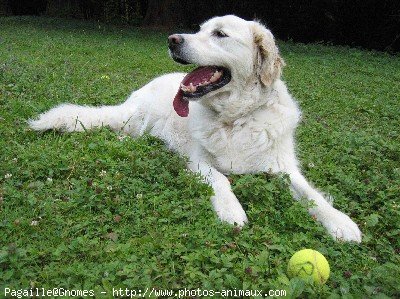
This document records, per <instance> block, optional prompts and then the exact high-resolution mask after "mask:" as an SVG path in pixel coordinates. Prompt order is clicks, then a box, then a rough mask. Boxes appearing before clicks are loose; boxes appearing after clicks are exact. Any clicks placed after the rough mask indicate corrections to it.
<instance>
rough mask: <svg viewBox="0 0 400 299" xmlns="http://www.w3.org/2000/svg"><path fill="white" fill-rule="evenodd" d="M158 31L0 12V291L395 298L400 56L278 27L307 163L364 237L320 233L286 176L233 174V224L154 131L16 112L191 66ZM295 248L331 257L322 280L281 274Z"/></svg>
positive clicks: (128, 86)
mask: <svg viewBox="0 0 400 299" xmlns="http://www.w3.org/2000/svg"><path fill="white" fill-rule="evenodd" d="M166 36H167V33H159V32H155V31H148V30H144V29H137V28H127V27H117V26H109V25H103V24H98V23H94V22H91V23H88V22H81V21H76V20H70V21H66V20H61V19H47V18H25V17H24V18H22V17H21V18H16V17H15V18H0V136H1V138H0V291H1V294H0V297H3V296H4V291H3V290H4V289H5V288H9V289H14V290H17V289H28V288H30V287H34V288H36V287H37V288H44V289H45V290H48V289H53V288H64V289H68V290H72V289H80V290H92V291H93V292H94V294H95V297H97V298H111V297H112V293H113V288H114V289H119V288H122V289H125V288H128V289H131V290H136V291H137V292H139V290H142V291H143V292H144V291H145V290H146V288H148V290H166V289H171V290H172V289H174V290H178V289H181V290H182V289H185V288H186V289H197V288H200V289H203V290H214V291H220V290H223V289H231V290H234V289H237V290H239V289H248V290H250V289H251V290H263V293H267V292H268V290H276V289H278V290H279V289H284V290H286V292H287V293H286V294H287V296H288V297H302V298H327V297H329V298H339V297H344V298H387V297H391V298H395V297H397V298H398V297H400V257H399V255H400V201H399V198H400V129H399V124H400V83H399V82H400V57H399V56H390V55H387V54H383V53H377V52H369V51H363V50H357V49H350V48H346V47H334V46H324V45H319V44H315V45H303V44H294V43H285V42H279V46H280V49H281V52H282V55H283V57H284V58H285V61H286V63H287V66H286V68H285V69H284V76H283V77H284V80H285V81H286V82H287V84H288V86H289V88H290V90H291V92H292V94H293V95H294V96H295V97H296V98H297V100H298V102H299V104H300V106H301V108H302V111H303V120H302V123H301V125H300V127H299V129H298V131H297V143H298V146H297V147H298V148H297V152H298V155H299V158H300V160H301V165H302V169H303V170H304V174H305V175H306V176H307V178H309V179H310V181H312V182H313V183H314V184H315V185H316V186H318V188H319V189H321V190H323V191H324V192H327V193H329V194H331V195H332V196H333V197H334V198H335V201H334V205H335V207H337V208H339V209H340V210H342V211H344V212H345V213H347V214H349V215H350V216H351V217H352V219H353V220H355V222H356V223H358V224H359V226H360V229H361V230H362V232H363V242H362V243H361V244H352V243H340V242H335V241H333V240H332V238H331V237H330V236H329V235H328V234H327V233H326V232H325V230H324V228H323V227H322V226H320V225H319V224H318V223H317V222H315V221H314V220H313V218H311V217H310V216H309V215H308V213H307V212H306V211H305V209H304V207H303V206H302V204H301V203H299V202H294V201H293V200H292V197H291V195H290V192H289V191H288V182H287V178H286V177H285V176H271V175H268V174H260V175H240V176H239V175H235V176H231V177H230V179H231V180H232V182H233V189H234V192H235V193H236V194H237V196H238V197H239V199H240V201H241V203H242V204H243V206H244V208H245V210H246V212H247V214H248V217H249V220H250V223H249V224H248V225H247V226H245V227H244V228H243V230H241V231H238V230H236V229H234V228H233V227H232V226H230V225H227V224H224V223H220V222H219V221H218V220H217V217H216V216H215V214H214V212H213V211H212V208H211V204H210V202H209V197H210V195H211V193H212V191H211V190H210V188H209V187H207V186H206V185H204V184H202V183H200V180H199V178H198V177H196V176H195V175H193V174H191V173H189V172H187V171H186V170H185V159H184V158H183V157H179V156H177V155H175V154H174V153H171V152H169V151H167V150H166V149H164V146H163V144H162V142H161V141H160V140H157V139H155V138H153V137H151V136H147V135H146V136H143V137H141V138H139V139H137V140H134V139H131V138H124V137H122V136H118V135H117V134H116V133H114V132H111V131H110V130H108V129H107V128H101V129H97V130H95V131H90V132H86V133H72V134H60V133H57V132H45V133H37V132H33V131H31V130H29V128H28V127H27V124H26V121H27V120H28V119H29V118H32V117H35V116H37V115H38V114H39V113H41V112H43V111H45V110H47V109H49V108H51V107H53V106H54V105H56V104H59V103H63V102H71V103H79V104H88V105H99V104H115V103H119V102H121V101H123V100H124V99H125V98H126V97H127V96H128V95H129V94H130V92H131V91H132V90H133V89H137V88H139V87H140V86H142V85H143V84H145V83H146V82H148V81H149V80H151V79H152V78H154V77H156V76H158V75H160V74H163V73H167V72H174V71H185V70H189V69H190V68H191V67H190V66H189V67H183V66H180V65H178V64H176V63H174V62H173V61H172V60H171V59H170V58H169V57H168V54H167V49H166ZM302 248H313V249H316V250H318V251H320V252H321V253H323V254H324V255H325V257H326V258H327V259H328V261H329V263H330V267H331V276H330V278H329V280H328V281H327V283H326V284H325V285H323V286H319V285H314V284H312V283H310V282H307V281H303V280H300V279H297V278H293V279H289V278H288V277H287V273H286V267H287V263H288V260H289V258H290V257H291V255H292V254H293V253H294V252H296V251H297V250H300V249H302ZM102 292H106V293H105V294H102ZM149 292H150V291H149ZM114 295H115V293H114ZM154 295H155V293H153V294H152V296H154Z"/></svg>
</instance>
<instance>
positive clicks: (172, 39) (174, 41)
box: [168, 34, 184, 49]
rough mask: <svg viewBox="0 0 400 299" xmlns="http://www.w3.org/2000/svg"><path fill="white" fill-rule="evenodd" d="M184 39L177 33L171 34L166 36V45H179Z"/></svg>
mask: <svg viewBox="0 0 400 299" xmlns="http://www.w3.org/2000/svg"><path fill="white" fill-rule="evenodd" d="M183 41H184V39H183V36H182V35H179V34H172V35H170V36H169V37H168V47H169V48H170V49H173V48H175V47H176V46H179V45H180V44H182V43H183Z"/></svg>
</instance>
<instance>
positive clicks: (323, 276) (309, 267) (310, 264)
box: [287, 249, 330, 284]
mask: <svg viewBox="0 0 400 299" xmlns="http://www.w3.org/2000/svg"><path fill="white" fill-rule="evenodd" d="M287 271H288V275H289V277H291V278H292V277H295V276H297V277H301V278H307V277H312V278H313V280H314V281H315V282H316V283H319V284H324V283H325V282H326V280H327V279H328V277H329V272H330V269H329V263H328V261H327V260H326V258H325V257H324V256H323V255H322V254H321V253H319V252H318V251H316V250H312V249H303V250H300V251H297V252H296V253H295V254H294V255H293V256H292V257H291V259H290V260H289V264H288V269H287Z"/></svg>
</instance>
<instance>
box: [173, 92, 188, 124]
mask: <svg viewBox="0 0 400 299" xmlns="http://www.w3.org/2000/svg"><path fill="white" fill-rule="evenodd" d="M173 104H174V109H175V112H176V113H178V115H179V116H181V117H187V116H188V115H189V101H188V100H185V99H184V98H183V91H182V90H181V89H180V88H179V90H178V93H177V94H176V96H175V99H174V103H173Z"/></svg>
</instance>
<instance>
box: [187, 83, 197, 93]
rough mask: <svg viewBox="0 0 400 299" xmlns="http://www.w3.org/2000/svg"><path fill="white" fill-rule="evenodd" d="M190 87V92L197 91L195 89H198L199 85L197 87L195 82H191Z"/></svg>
mask: <svg viewBox="0 0 400 299" xmlns="http://www.w3.org/2000/svg"><path fill="white" fill-rule="evenodd" d="M189 88H190V92H195V91H196V89H197V87H196V86H194V85H193V83H190V86H189Z"/></svg>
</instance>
